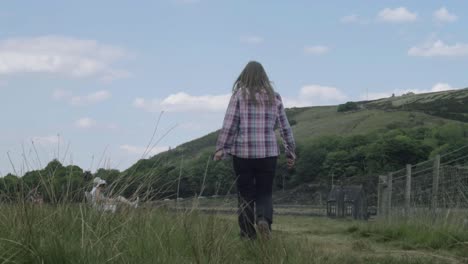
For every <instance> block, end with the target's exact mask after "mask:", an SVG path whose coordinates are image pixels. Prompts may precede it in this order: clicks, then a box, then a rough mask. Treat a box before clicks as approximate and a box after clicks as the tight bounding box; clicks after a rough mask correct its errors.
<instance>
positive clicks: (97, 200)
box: [90, 177, 139, 211]
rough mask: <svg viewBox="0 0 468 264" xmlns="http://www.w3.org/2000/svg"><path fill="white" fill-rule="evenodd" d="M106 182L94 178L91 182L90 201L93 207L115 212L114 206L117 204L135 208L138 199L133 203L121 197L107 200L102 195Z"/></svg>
mask: <svg viewBox="0 0 468 264" xmlns="http://www.w3.org/2000/svg"><path fill="white" fill-rule="evenodd" d="M106 186H107V182H106V181H105V180H103V179H101V178H99V177H96V178H94V180H93V189H92V190H91V192H90V194H91V199H92V200H91V201H92V204H93V205H95V206H102V209H103V210H104V211H108V210H109V211H115V206H116V205H117V203H121V204H125V205H128V206H130V207H134V208H137V207H138V201H139V198H138V197H137V200H136V201H134V202H130V201H129V200H127V199H126V198H125V197H123V196H118V197H116V198H108V197H106V196H105V195H104V191H105V187H106Z"/></svg>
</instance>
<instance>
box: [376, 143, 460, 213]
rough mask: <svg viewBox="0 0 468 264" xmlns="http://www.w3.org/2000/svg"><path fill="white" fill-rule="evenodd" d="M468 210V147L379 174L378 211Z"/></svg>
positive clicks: (436, 211) (432, 211)
mask: <svg viewBox="0 0 468 264" xmlns="http://www.w3.org/2000/svg"><path fill="white" fill-rule="evenodd" d="M443 209H451V210H460V211H468V146H465V147H462V148H460V149H457V150H455V151H452V152H449V153H447V154H444V155H437V156H435V157H434V158H433V159H431V160H428V161H425V162H421V163H418V164H416V165H410V164H408V165H406V167H405V168H403V169H401V170H398V171H394V172H391V173H388V174H387V175H381V176H379V184H378V214H379V215H380V216H389V215H394V214H403V215H406V216H408V215H409V214H411V213H415V212H429V213H433V214H436V213H438V212H440V211H441V210H443Z"/></svg>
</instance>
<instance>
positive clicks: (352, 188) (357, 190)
mask: <svg viewBox="0 0 468 264" xmlns="http://www.w3.org/2000/svg"><path fill="white" fill-rule="evenodd" d="M342 188H343V189H342ZM341 190H343V192H344V200H345V202H346V201H349V202H351V201H356V200H357V199H358V198H359V196H360V195H361V193H362V192H364V189H363V188H362V185H347V186H333V187H332V189H331V191H330V193H329V194H328V201H329V202H333V201H336V200H337V198H338V196H339V193H340V191H341Z"/></svg>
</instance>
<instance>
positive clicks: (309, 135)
mask: <svg viewBox="0 0 468 264" xmlns="http://www.w3.org/2000/svg"><path fill="white" fill-rule="evenodd" d="M358 105H359V106H360V110H357V111H350V112H337V108H338V106H317V107H301V108H289V109H286V112H287V115H288V118H289V121H290V122H291V124H292V128H293V132H294V136H295V138H296V141H297V142H298V143H299V144H300V143H302V142H304V141H309V140H313V139H314V138H318V137H321V136H326V135H336V136H351V135H360V134H368V133H372V132H375V131H379V130H382V129H393V128H398V127H405V128H414V127H427V128H431V127H434V126H440V125H444V124H447V123H460V122H468V88H466V89H461V90H454V91H444V92H436V93H427V94H415V95H404V96H397V97H391V98H384V99H379V100H375V101H369V102H358ZM220 126H221V124H220ZM218 132H219V131H215V132H212V133H210V134H207V135H205V136H203V137H200V138H198V139H195V140H192V141H190V142H187V143H184V144H181V145H180V146H178V147H177V148H175V149H172V150H171V152H172V153H171V154H169V153H168V152H164V153H161V154H158V155H156V156H155V157H153V159H158V158H161V157H164V156H174V155H175V154H180V155H184V156H186V157H191V156H197V155H198V154H200V153H201V152H203V151H206V150H211V151H213V150H214V147H215V144H216V139H217V135H218Z"/></svg>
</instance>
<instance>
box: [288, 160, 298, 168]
mask: <svg viewBox="0 0 468 264" xmlns="http://www.w3.org/2000/svg"><path fill="white" fill-rule="evenodd" d="M295 162H296V160H295V159H292V158H287V159H286V163H287V165H288V169H292V168H294V163H295Z"/></svg>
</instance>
